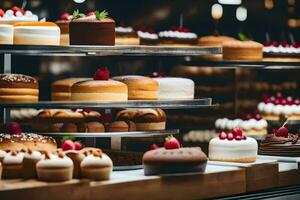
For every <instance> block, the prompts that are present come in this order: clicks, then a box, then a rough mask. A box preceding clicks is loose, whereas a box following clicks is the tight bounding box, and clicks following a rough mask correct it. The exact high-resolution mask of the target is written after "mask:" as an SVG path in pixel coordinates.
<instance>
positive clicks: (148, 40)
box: [137, 28, 159, 45]
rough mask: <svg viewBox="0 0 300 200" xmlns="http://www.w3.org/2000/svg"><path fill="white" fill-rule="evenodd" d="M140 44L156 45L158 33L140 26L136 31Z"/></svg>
mask: <svg viewBox="0 0 300 200" xmlns="http://www.w3.org/2000/svg"><path fill="white" fill-rule="evenodd" d="M137 34H138V36H139V38H140V42H141V45H156V44H158V41H159V40H158V34H157V33H156V32H155V31H154V30H153V29H146V28H141V29H140V30H138V31H137Z"/></svg>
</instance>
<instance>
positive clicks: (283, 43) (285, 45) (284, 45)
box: [281, 41, 289, 47]
mask: <svg viewBox="0 0 300 200" xmlns="http://www.w3.org/2000/svg"><path fill="white" fill-rule="evenodd" d="M281 46H283V47H288V46H289V44H288V42H287V41H283V42H281Z"/></svg>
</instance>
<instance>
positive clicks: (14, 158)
mask: <svg viewBox="0 0 300 200" xmlns="http://www.w3.org/2000/svg"><path fill="white" fill-rule="evenodd" d="M23 157H24V153H23V152H20V153H18V152H17V151H11V152H10V153H8V154H7V155H6V156H5V157H4V159H3V161H2V165H3V178H7V179H13V178H21V177H22V169H23V167H22V166H23V165H22V163H23Z"/></svg>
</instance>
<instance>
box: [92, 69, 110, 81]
mask: <svg viewBox="0 0 300 200" xmlns="http://www.w3.org/2000/svg"><path fill="white" fill-rule="evenodd" d="M108 79H109V71H108V69H107V68H106V67H101V68H100V69H98V70H97V71H96V72H95V74H94V80H99V81H107V80H108Z"/></svg>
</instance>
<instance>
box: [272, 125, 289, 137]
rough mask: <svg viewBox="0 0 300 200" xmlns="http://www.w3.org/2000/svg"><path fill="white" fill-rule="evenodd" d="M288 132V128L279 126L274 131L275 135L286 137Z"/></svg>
mask: <svg viewBox="0 0 300 200" xmlns="http://www.w3.org/2000/svg"><path fill="white" fill-rule="evenodd" d="M288 134H289V129H287V128H286V127H280V128H279V129H278V130H277V131H276V133H275V135H276V136H277V137H288Z"/></svg>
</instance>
